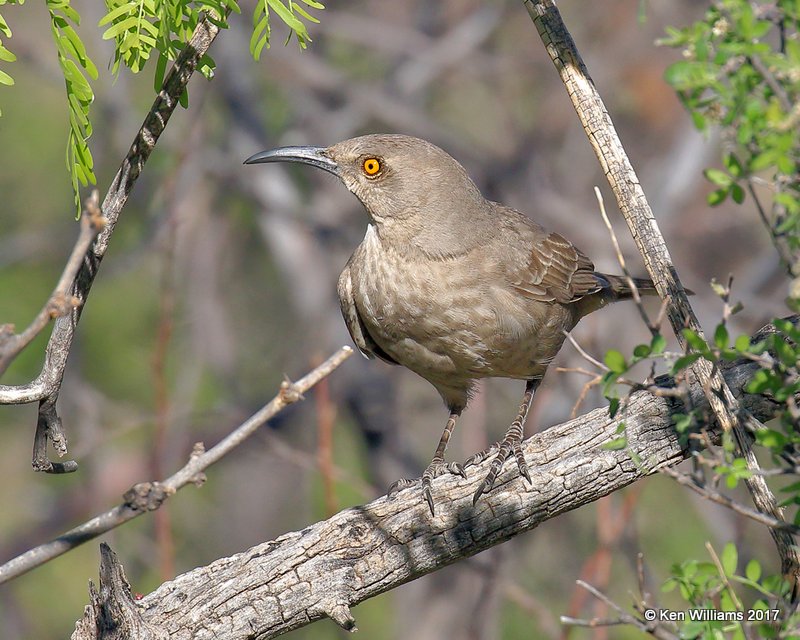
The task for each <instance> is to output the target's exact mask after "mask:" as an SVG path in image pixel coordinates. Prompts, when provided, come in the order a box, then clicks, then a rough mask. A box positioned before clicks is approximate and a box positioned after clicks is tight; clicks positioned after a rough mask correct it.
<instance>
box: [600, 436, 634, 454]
mask: <svg viewBox="0 0 800 640" xmlns="http://www.w3.org/2000/svg"><path fill="white" fill-rule="evenodd" d="M627 446H628V438H627V437H625V436H620V437H618V438H614V439H613V440H609V441H608V442H604V443H603V444H602V445H601V446H600V448H601V449H605V450H606V451H619V450H621V449H624V448H625V447H627Z"/></svg>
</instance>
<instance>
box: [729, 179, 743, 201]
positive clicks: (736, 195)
mask: <svg viewBox="0 0 800 640" xmlns="http://www.w3.org/2000/svg"><path fill="white" fill-rule="evenodd" d="M731 198H732V199H733V201H734V202H735V203H736V204H742V203H743V202H744V189H742V187H740V186H739V185H738V184H732V185H731Z"/></svg>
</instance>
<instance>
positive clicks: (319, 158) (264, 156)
mask: <svg viewBox="0 0 800 640" xmlns="http://www.w3.org/2000/svg"><path fill="white" fill-rule="evenodd" d="M324 151H325V149H323V148H322V147H279V148H278V149H271V150H269V151H262V152H261V153H257V154H255V155H253V156H250V157H249V158H248V159H247V160H245V161H244V164H261V163H264V162H299V163H301V164H310V165H311V166H312V167H317V168H318V169H323V170H324V171H329V172H330V173H332V174H333V175H335V176H338V175H339V165H338V164H336V163H335V162H334V161H333V160H331V159H330V158H329V157H328V156H326V155H325V154H324Z"/></svg>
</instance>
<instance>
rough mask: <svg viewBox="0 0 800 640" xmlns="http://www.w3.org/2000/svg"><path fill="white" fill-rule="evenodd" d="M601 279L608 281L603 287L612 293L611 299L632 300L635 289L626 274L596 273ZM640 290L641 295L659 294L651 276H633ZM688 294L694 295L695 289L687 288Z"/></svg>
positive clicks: (614, 300)
mask: <svg viewBox="0 0 800 640" xmlns="http://www.w3.org/2000/svg"><path fill="white" fill-rule="evenodd" d="M595 275H596V276H597V277H598V278H599V279H600V280H605V281H606V282H607V283H608V286H607V287H603V288H604V289H605V290H606V291H607V292H608V293H609V294H610V295H609V299H610V301H613V302H616V301H617V300H630V299H631V298H633V290H632V289H631V285H630V282H629V281H628V278H626V277H625V276H611V275H608V274H607V273H596V274H595ZM631 280H633V283H634V284H635V285H636V289H637V290H638V291H639V295H640V296H657V295H658V292H657V291H656V287H655V285H654V284H653V281H652V280H651V279H650V278H631ZM685 291H686V295H690V296H693V295H694V291H692V290H691V289H685Z"/></svg>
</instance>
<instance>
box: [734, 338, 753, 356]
mask: <svg viewBox="0 0 800 640" xmlns="http://www.w3.org/2000/svg"><path fill="white" fill-rule="evenodd" d="M734 346H735V347H736V350H737V351H741V352H742V353H747V352H748V351H749V349H750V336H748V335H744V334H742V335H740V336H739V337H738V338H736V342H735V343H734Z"/></svg>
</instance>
